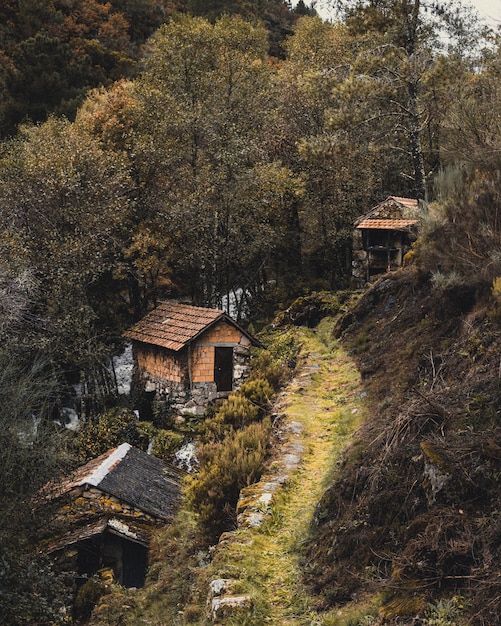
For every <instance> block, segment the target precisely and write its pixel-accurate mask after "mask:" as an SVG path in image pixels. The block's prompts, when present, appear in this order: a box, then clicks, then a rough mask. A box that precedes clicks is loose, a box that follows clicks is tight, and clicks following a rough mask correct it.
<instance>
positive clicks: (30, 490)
mask: <svg viewBox="0 0 501 626" xmlns="http://www.w3.org/2000/svg"><path fill="white" fill-rule="evenodd" d="M36 289H37V284H36V280H35V278H34V277H33V275H30V273H28V272H24V273H23V274H20V275H16V274H15V273H14V274H9V273H8V272H6V271H5V270H4V269H2V270H1V271H0V294H1V303H2V324H1V326H0V340H1V345H2V347H1V349H0V445H1V448H2V455H1V458H0V554H1V557H0V612H1V615H2V621H3V622H4V623H6V624H26V626H28V625H29V624H34V623H40V624H41V623H44V624H45V623H51V624H62V623H64V622H65V615H66V614H65V608H66V606H67V604H68V590H67V588H66V586H65V584H64V575H60V574H56V573H55V571H54V570H53V568H52V566H51V564H50V562H49V561H48V559H46V558H45V557H42V556H39V555H37V554H36V553H35V545H36V542H37V541H38V539H39V532H40V528H41V527H42V526H43V525H44V523H45V522H46V515H45V514H46V513H47V512H48V510H43V509H42V508H39V507H37V506H36V501H37V494H38V491H39V489H40V488H41V487H42V486H43V485H44V484H45V483H46V482H47V481H48V480H50V479H52V478H55V477H57V476H58V475H59V474H60V473H61V472H63V471H64V470H65V469H66V468H67V467H68V463H69V461H70V456H69V455H68V454H67V445H68V442H67V436H66V434H65V433H64V432H63V431H61V430H58V429H57V427H56V426H55V425H54V423H53V422H52V418H53V410H54V407H55V405H56V403H57V401H58V385H57V380H56V377H55V376H54V375H53V374H54V373H53V370H52V368H51V367H50V364H49V363H48V362H47V361H45V360H44V359H43V358H41V357H40V356H39V355H38V356H33V353H27V352H26V350H22V349H20V346H22V341H20V339H19V338H20V336H22V335H24V334H25V332H26V331H28V332H29V331H30V327H31V326H32V325H33V321H34V320H33V317H32V315H31V308H32V303H33V298H34V297H35V293H36ZM63 430H64V429H63Z"/></svg>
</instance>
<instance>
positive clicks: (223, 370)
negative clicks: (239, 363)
mask: <svg viewBox="0 0 501 626" xmlns="http://www.w3.org/2000/svg"><path fill="white" fill-rule="evenodd" d="M214 350H215V352H214V382H215V383H216V388H217V391H231V390H232V388H233V348H215V349H214Z"/></svg>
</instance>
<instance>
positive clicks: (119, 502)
mask: <svg viewBox="0 0 501 626" xmlns="http://www.w3.org/2000/svg"><path fill="white" fill-rule="evenodd" d="M42 496H43V498H42V502H43V503H45V505H51V506H52V507H54V510H55V513H54V515H53V517H52V521H51V523H50V524H49V525H48V527H47V529H46V535H47V536H46V538H45V540H44V541H42V543H41V549H42V550H43V551H44V552H45V553H47V554H52V555H53V557H54V558H55V559H56V561H57V562H59V563H60V565H64V568H65V569H67V570H71V571H74V572H76V574H77V586H80V585H81V584H83V583H84V582H85V581H86V580H88V579H89V578H90V577H91V576H92V575H93V574H95V573H96V572H97V571H98V570H100V569H102V568H109V569H112V570H113V573H114V577H115V579H116V580H117V582H119V583H120V584H122V585H124V586H125V587H142V586H143V584H144V579H145V575H146V569H147V564H148V544H149V538H150V534H151V531H152V529H153V528H155V527H157V526H159V525H163V524H166V523H168V522H169V521H170V520H172V519H173V517H174V515H175V514H176V512H177V510H178V508H179V505H180V503H181V474H180V472H179V470H177V469H176V468H174V467H171V466H169V465H167V464H165V463H163V461H161V460H160V459H158V458H157V457H155V456H153V455H150V454H147V453H146V452H143V451H142V450H139V449H137V448H134V447H132V446H131V445H129V444H128V443H123V444H122V445H120V446H118V447H117V448H113V449H111V450H109V451H108V452H106V453H105V454H102V455H101V456H99V457H97V458H96V459H93V460H92V461H89V462H88V463H86V464H85V465H83V466H82V467H80V468H78V469H77V470H75V472H73V473H72V474H71V475H70V476H68V477H67V478H66V479H65V480H63V481H60V482H54V483H50V484H49V485H47V486H46V487H45V489H44V490H43V491H42Z"/></svg>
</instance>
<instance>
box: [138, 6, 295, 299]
mask: <svg viewBox="0 0 501 626" xmlns="http://www.w3.org/2000/svg"><path fill="white" fill-rule="evenodd" d="M265 55H266V33H265V31H264V29H263V28H262V27H256V26H252V25H251V24H249V23H247V22H244V21H243V20H242V19H240V18H238V17H235V18H230V17H223V18H221V19H220V20H217V21H216V22H215V24H214V25H212V24H210V23H209V22H208V21H207V20H203V19H200V18H186V17H178V18H177V19H175V20H173V21H172V22H171V23H170V24H166V25H164V26H163V27H162V28H161V29H160V30H159V31H158V33H157V34H156V36H155V38H154V39H153V42H152V48H151V55H150V57H149V58H148V60H147V64H146V69H145V72H144V74H143V75H142V77H141V80H140V81H138V85H137V87H138V93H139V94H140V98H141V102H142V107H143V117H142V119H143V127H142V129H141V131H140V132H141V134H142V136H150V137H152V139H153V141H154V145H152V151H153V153H154V154H155V157H154V162H155V163H157V164H159V167H158V168H157V167H156V168H155V172H156V178H157V189H158V191H159V193H158V195H157V201H159V200H160V201H161V203H162V208H161V210H160V213H159V218H160V220H161V221H162V222H163V223H164V224H165V225H166V226H167V230H168V233H169V237H170V239H171V241H172V244H173V251H174V256H173V258H172V263H173V267H174V272H175V275H176V276H177V278H178V280H179V281H180V282H181V283H183V284H185V285H188V286H189V289H190V292H191V294H192V297H193V299H194V300H195V302H198V303H200V304H205V305H210V306H213V305H220V304H221V302H222V298H223V296H224V295H225V294H228V293H229V291H230V290H236V289H237V288H239V287H241V288H243V289H247V288H249V287H250V284H249V283H250V282H251V281H253V282H255V283H256V282H262V275H261V274H260V272H259V268H260V267H261V266H262V264H263V260H264V259H267V258H270V255H271V254H273V251H274V249H275V248H276V246H277V245H278V239H279V238H280V236H281V234H279V232H278V230H277V229H273V228H270V223H271V219H272V218H271V215H270V213H269V212H267V211H266V210H264V209H265V208H266V207H267V206H270V207H279V208H280V210H281V213H280V215H282V216H285V214H286V211H287V209H286V208H285V207H283V204H282V203H283V200H284V199H285V198H286V197H287V198H288V200H287V202H288V203H290V201H293V198H294V196H295V194H296V190H297V184H296V182H295V181H294V180H293V179H292V178H291V176H289V175H282V174H279V175H278V176H276V174H277V173H278V172H280V167H279V164H276V163H273V162H272V160H271V159H270V156H269V150H268V146H267V143H266V140H267V139H268V138H269V134H268V130H269V125H268V124H269V120H270V119H271V115H272V112H273V100H272V97H271V96H272V90H271V85H272V83H271V73H270V68H269V66H268V65H267V64H266V62H265ZM160 112H161V115H159V113H160ZM153 128H154V130H155V132H154V133H153V132H152V131H153ZM272 178H273V180H274V182H273V184H272V185H271V186H270V185H269V181H270V180H271V179H272ZM277 184H279V185H281V188H277ZM250 189H252V192H253V195H252V196H251V195H250V194H249V190H250ZM270 193H271V196H270V195H269V194H270ZM282 207H283V209H282ZM284 211H285V212H284ZM277 217H278V216H277ZM251 267H252V268H253V270H252V271H253V272H255V275H254V276H252V278H251V273H252V272H251V270H250V268H251ZM244 277H245V280H244Z"/></svg>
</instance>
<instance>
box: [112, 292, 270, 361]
mask: <svg viewBox="0 0 501 626" xmlns="http://www.w3.org/2000/svg"><path fill="white" fill-rule="evenodd" d="M220 320H224V321H225V322H227V323H228V324H231V325H232V326H235V327H236V328H238V329H239V330H240V332H241V333H242V334H244V335H246V336H247V337H248V338H249V340H250V341H251V342H252V343H253V344H254V345H259V343H258V342H257V341H256V339H254V338H253V337H252V336H251V335H250V334H249V333H247V332H246V331H245V330H244V329H243V328H241V327H240V326H239V325H238V324H237V323H236V322H235V321H234V320H233V319H232V318H231V317H230V316H229V315H228V314H227V313H225V311H222V310H220V309H208V308H204V307H199V306H191V305H188V304H179V303H177V302H169V301H166V302H162V303H160V304H159V305H158V306H157V308H156V309H153V311H151V312H150V313H148V314H147V315H145V317H143V319H141V320H140V321H139V322H137V324H135V325H134V326H132V327H131V328H129V329H128V330H127V331H126V332H125V333H124V335H125V337H127V338H129V339H133V340H134V341H140V342H143V343H150V344H153V345H156V346H161V347H162V348H167V349H168V350H174V351H175V352H178V351H179V350H182V349H183V348H184V347H185V346H187V345H188V344H190V343H191V342H192V341H194V340H195V339H197V338H198V337H199V336H200V335H201V334H202V333H204V332H205V331H206V330H208V329H209V328H210V327H211V326H213V325H214V324H216V323H217V322H219V321H220Z"/></svg>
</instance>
